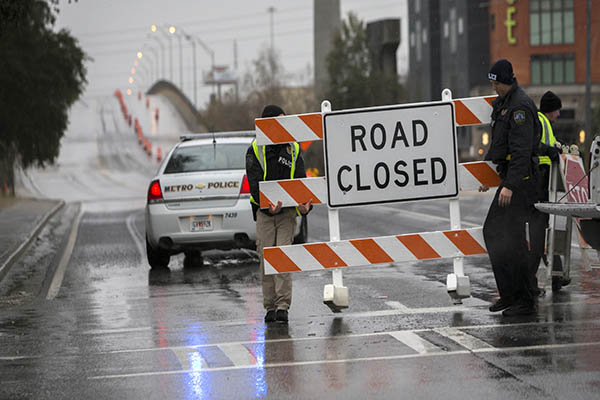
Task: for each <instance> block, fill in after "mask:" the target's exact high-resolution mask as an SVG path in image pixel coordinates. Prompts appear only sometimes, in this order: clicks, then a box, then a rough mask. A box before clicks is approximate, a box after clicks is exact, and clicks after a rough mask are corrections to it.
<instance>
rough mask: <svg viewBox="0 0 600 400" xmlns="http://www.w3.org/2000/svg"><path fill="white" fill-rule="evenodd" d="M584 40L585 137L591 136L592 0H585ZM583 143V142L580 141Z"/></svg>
mask: <svg viewBox="0 0 600 400" xmlns="http://www.w3.org/2000/svg"><path fill="white" fill-rule="evenodd" d="M586 11H587V15H586V42H585V128H584V130H585V139H586V140H587V138H589V137H592V109H591V101H592V76H591V75H592V61H591V59H592V54H591V53H592V52H591V41H592V0H587V10H586ZM582 144H583V143H582Z"/></svg>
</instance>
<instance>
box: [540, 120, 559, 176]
mask: <svg viewBox="0 0 600 400" xmlns="http://www.w3.org/2000/svg"><path fill="white" fill-rule="evenodd" d="M538 118H539V119H540V123H541V124H542V143H545V144H546V145H548V146H550V147H554V143H556V138H555V137H554V133H553V132H552V125H551V124H550V121H548V118H547V117H546V116H545V115H544V114H543V113H541V112H538ZM539 159H540V165H542V164H546V165H551V164H552V162H551V161H550V157H548V156H539Z"/></svg>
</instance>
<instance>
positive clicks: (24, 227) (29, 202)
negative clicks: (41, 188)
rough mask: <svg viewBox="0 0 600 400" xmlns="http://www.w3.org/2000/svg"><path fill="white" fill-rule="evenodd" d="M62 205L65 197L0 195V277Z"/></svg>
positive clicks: (0, 277) (0, 278)
mask: <svg viewBox="0 0 600 400" xmlns="http://www.w3.org/2000/svg"><path fill="white" fill-rule="evenodd" d="M62 206H64V202H63V201H62V200H48V199H31V198H0V280H2V278H3V277H4V276H5V275H6V273H7V272H8V270H9V269H10V268H11V266H12V265H13V264H14V263H15V262H16V261H17V260H18V259H19V257H20V256H21V254H22V253H23V252H24V251H25V250H26V249H27V247H28V245H29V243H30V242H31V241H33V240H34V239H35V237H36V236H37V235H38V233H39V232H40V231H41V230H42V228H43V227H44V225H45V224H46V222H48V220H49V219H50V217H52V215H54V214H55V213H56V211H58V210H59V209H60V208H61V207H62Z"/></svg>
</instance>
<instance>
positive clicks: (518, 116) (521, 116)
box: [513, 110, 527, 124]
mask: <svg viewBox="0 0 600 400" xmlns="http://www.w3.org/2000/svg"><path fill="white" fill-rule="evenodd" d="M513 119H514V120H515V123H517V124H522V123H524V122H525V121H526V120H527V114H525V111H523V110H517V111H515V112H513Z"/></svg>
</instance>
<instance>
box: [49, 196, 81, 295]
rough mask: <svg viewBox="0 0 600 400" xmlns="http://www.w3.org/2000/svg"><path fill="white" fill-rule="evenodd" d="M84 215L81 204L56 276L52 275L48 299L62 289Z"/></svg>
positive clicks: (55, 273)
mask: <svg viewBox="0 0 600 400" xmlns="http://www.w3.org/2000/svg"><path fill="white" fill-rule="evenodd" d="M82 217H83V207H82V206H81V205H80V207H79V214H77V217H76V218H75V222H74V223H73V227H72V228H71V233H70V234H69V239H68V241H67V246H66V247H65V251H64V252H63V254H62V257H61V258H60V261H59V263H58V267H56V271H55V272H54V276H53V277H52V282H51V283H50V287H49V288H48V294H47V295H46V299H48V300H52V299H54V298H55V297H56V295H58V292H59V291H60V286H61V285H62V280H63V278H64V276H65V271H66V270H67V265H69V260H70V259H71V254H73V248H74V247H75V242H76V241H77V234H78V233H79V224H80V222H81V218H82Z"/></svg>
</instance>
